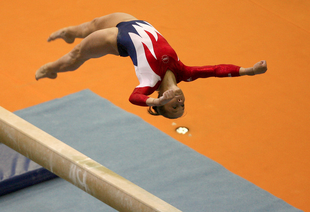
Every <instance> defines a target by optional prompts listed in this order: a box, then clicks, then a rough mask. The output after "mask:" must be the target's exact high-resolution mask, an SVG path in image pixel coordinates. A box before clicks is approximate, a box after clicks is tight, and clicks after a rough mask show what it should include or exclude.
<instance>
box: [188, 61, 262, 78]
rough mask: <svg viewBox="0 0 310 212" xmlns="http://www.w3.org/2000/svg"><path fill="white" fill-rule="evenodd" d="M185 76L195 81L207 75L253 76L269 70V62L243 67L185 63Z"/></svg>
mask: <svg viewBox="0 0 310 212" xmlns="http://www.w3.org/2000/svg"><path fill="white" fill-rule="evenodd" d="M183 70H184V72H183V73H184V76H183V79H186V81H194V80H196V79H198V78H207V77H238V76H245V75H248V76H253V75H257V74H263V73H265V72H266V71H267V63H266V61H265V60H262V61H260V62H258V63H256V64H255V65H254V66H253V67H250V68H243V67H240V66H236V65H228V64H221V65H214V66H185V65H183Z"/></svg>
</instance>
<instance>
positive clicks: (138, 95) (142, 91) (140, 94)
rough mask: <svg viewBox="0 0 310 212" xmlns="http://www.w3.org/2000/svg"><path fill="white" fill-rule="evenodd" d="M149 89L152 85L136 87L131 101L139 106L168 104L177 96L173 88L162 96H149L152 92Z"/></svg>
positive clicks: (130, 98)
mask: <svg viewBox="0 0 310 212" xmlns="http://www.w3.org/2000/svg"><path fill="white" fill-rule="evenodd" d="M149 89H150V87H140V88H135V89H134V91H133V92H132V94H131V95H130V97H129V101H130V102H131V103H132V104H134V105H139V106H162V105H165V104H167V103H168V102H169V101H170V100H171V99H173V98H174V96H175V94H174V91H173V90H167V91H165V92H164V93H163V95H162V96H161V97H159V98H152V97H149V96H147V95H149V94H150V93H151V92H150V91H149Z"/></svg>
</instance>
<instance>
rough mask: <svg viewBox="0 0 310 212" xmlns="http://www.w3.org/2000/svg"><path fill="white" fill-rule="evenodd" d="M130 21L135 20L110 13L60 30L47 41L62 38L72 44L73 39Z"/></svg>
mask: <svg viewBox="0 0 310 212" xmlns="http://www.w3.org/2000/svg"><path fill="white" fill-rule="evenodd" d="M132 20H137V19H136V18H135V17H133V16H132V15H129V14H127V13H112V14H109V15H106V16H102V17H99V18H95V19H93V20H92V21H90V22H86V23H83V24H80V25H77V26H70V27H66V28H63V29H60V30H58V31H56V32H54V33H52V34H51V35H50V37H49V38H48V40H47V41H48V42H50V41H53V40H55V39H58V38H62V39H63V40H64V41H66V42H67V43H73V42H74V40H75V38H85V37H87V36H88V35H90V34H91V33H93V32H95V31H97V30H101V29H107V28H111V27H115V26H116V25H117V24H118V23H120V22H124V21H132Z"/></svg>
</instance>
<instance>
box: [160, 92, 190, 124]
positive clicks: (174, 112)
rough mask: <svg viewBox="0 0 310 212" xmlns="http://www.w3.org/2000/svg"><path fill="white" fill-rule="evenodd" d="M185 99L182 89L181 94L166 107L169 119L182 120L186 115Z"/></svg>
mask: <svg viewBox="0 0 310 212" xmlns="http://www.w3.org/2000/svg"><path fill="white" fill-rule="evenodd" d="M184 102H185V97H184V94H183V92H182V91H181V89H180V92H179V93H178V95H177V96H175V97H174V98H173V99H172V100H171V101H170V102H168V103H167V104H165V105H164V108H165V111H166V115H168V116H169V118H173V119H174V118H180V117H181V116H182V115H183V114H184V108H185V105H184Z"/></svg>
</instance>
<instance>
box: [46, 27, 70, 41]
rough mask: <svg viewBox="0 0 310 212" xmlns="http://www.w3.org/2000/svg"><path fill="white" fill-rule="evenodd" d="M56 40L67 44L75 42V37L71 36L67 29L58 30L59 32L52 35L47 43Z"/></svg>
mask: <svg viewBox="0 0 310 212" xmlns="http://www.w3.org/2000/svg"><path fill="white" fill-rule="evenodd" d="M58 38H62V39H63V40H64V41H66V42H67V43H73V42H74V40H75V37H74V36H73V35H71V33H70V31H69V27H66V28H63V29H60V30H58V31H56V32H54V33H52V34H51V35H50V36H49V38H48V39H47V41H48V42H50V41H53V40H56V39H58Z"/></svg>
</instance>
